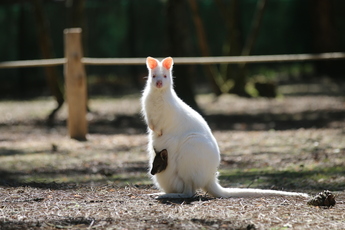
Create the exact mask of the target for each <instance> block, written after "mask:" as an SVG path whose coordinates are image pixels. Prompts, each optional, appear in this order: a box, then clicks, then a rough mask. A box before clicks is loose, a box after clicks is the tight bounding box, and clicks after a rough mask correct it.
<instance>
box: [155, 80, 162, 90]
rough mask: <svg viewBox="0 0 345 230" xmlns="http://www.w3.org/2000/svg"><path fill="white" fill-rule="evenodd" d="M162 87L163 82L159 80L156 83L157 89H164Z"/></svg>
mask: <svg viewBox="0 0 345 230" xmlns="http://www.w3.org/2000/svg"><path fill="white" fill-rule="evenodd" d="M162 86H163V82H162V81H161V80H158V81H157V82H156V87H157V88H162Z"/></svg>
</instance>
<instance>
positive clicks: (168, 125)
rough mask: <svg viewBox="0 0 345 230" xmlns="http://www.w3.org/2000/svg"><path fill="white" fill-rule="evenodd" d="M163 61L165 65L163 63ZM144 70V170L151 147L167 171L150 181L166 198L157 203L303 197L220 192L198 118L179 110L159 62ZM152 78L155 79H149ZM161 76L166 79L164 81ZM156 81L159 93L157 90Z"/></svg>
mask: <svg viewBox="0 0 345 230" xmlns="http://www.w3.org/2000/svg"><path fill="white" fill-rule="evenodd" d="M164 60H165V59H164ZM164 60H163V61H162V62H159V61H158V60H156V61H157V62H158V66H157V67H156V68H154V69H150V67H149V64H147V67H148V70H149V75H148V80H147V84H146V87H145V89H144V92H143V96H142V98H141V103H142V113H143V115H144V118H145V121H146V123H147V125H148V139H149V143H148V153H149V158H150V162H149V163H150V167H151V165H152V162H153V159H154V157H155V152H154V150H153V147H154V148H155V149H156V150H157V151H160V150H162V149H167V151H168V166H167V168H166V170H164V171H163V172H160V173H158V174H156V175H154V176H152V179H153V181H154V183H155V184H156V186H157V187H158V188H160V189H161V190H163V191H164V192H165V193H166V194H164V195H162V196H160V198H188V197H192V196H193V195H194V194H195V192H196V190H197V189H199V188H201V189H203V190H205V191H206V192H208V193H209V194H211V195H212V196H215V197H224V198H227V197H257V196H268V195H286V196H303V197H308V195H307V194H304V193H294V192H283V191H275V190H261V189H241V188H223V187H222V186H220V185H219V183H218V180H217V174H218V173H217V168H218V166H219V163H220V153H219V148H218V145H217V142H216V139H215V138H214V136H213V135H212V132H211V130H210V128H209V126H208V124H207V123H206V121H205V120H204V119H203V118H202V117H201V115H200V114H199V113H197V112H196V111H195V110H193V109H192V108H191V107H189V106H188V105H187V104H185V103H184V102H183V101H182V100H181V99H180V98H179V97H178V96H177V95H176V93H175V91H174V89H173V78H172V66H171V68H170V69H166V68H165V67H163V66H162V63H163V62H164ZM153 75H155V78H153V77H152V76H153ZM164 75H166V78H164ZM159 80H161V81H162V82H163V87H161V88H157V87H156V82H157V81H159Z"/></svg>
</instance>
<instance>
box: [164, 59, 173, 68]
mask: <svg viewBox="0 0 345 230" xmlns="http://www.w3.org/2000/svg"><path fill="white" fill-rule="evenodd" d="M172 65H173V59H172V58H171V57H168V58H166V59H164V60H163V66H164V68H166V69H170V68H171V66H172Z"/></svg>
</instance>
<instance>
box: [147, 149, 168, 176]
mask: <svg viewBox="0 0 345 230" xmlns="http://www.w3.org/2000/svg"><path fill="white" fill-rule="evenodd" d="M155 152H156V156H155V159H154V160H153V163H152V169H151V175H155V174H156V173H160V172H162V171H164V170H165V169H166V168H167V166H168V151H167V150H166V149H163V150H162V151H160V152H157V151H156V150H155Z"/></svg>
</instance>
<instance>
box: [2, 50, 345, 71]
mask: <svg viewBox="0 0 345 230" xmlns="http://www.w3.org/2000/svg"><path fill="white" fill-rule="evenodd" d="M337 59H345V53H342V52H334V53H321V54H281V55H254V56H216V57H174V63H175V64H180V65H190V64H196V65H206V64H236V63H238V64H240V63H268V62H271V63H272V62H296V61H322V60H337ZM145 61H146V58H90V57H84V58H81V62H82V63H83V64H84V65H144V64H145ZM65 63H66V58H54V59H43V60H25V61H7V62H0V69H4V68H24V67H46V66H58V65H64V64H65Z"/></svg>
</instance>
